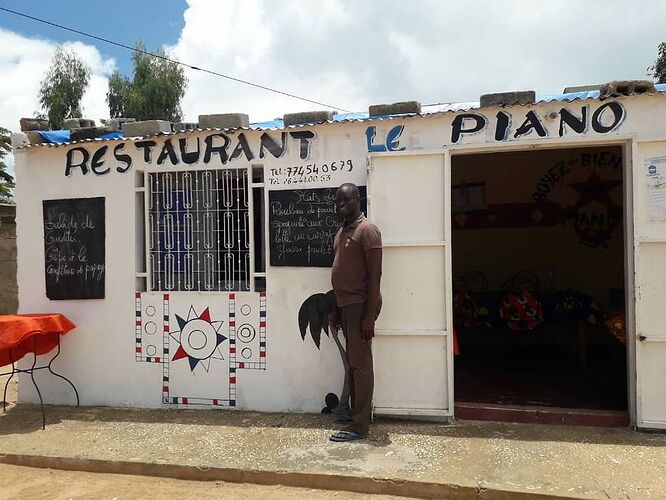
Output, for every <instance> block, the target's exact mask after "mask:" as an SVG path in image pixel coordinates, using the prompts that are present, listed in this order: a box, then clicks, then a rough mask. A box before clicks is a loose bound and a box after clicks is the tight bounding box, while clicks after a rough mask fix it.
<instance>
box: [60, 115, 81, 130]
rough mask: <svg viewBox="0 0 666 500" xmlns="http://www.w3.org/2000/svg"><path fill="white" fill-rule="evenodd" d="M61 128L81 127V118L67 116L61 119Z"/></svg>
mask: <svg viewBox="0 0 666 500" xmlns="http://www.w3.org/2000/svg"><path fill="white" fill-rule="evenodd" d="M62 128H63V129H65V130H72V129H74V128H81V120H80V119H79V118H67V119H66V120H63V121H62Z"/></svg>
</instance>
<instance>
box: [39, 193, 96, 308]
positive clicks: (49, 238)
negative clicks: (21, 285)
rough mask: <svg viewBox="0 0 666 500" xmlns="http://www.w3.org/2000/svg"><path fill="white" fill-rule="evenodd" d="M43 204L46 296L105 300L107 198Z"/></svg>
mask: <svg viewBox="0 0 666 500" xmlns="http://www.w3.org/2000/svg"><path fill="white" fill-rule="evenodd" d="M42 203H43V208H44V259H45V262H44V271H45V273H46V296H47V297H48V298H49V299H51V300H66V299H103V298H104V281H105V280H104V277H105V274H106V269H105V268H106V261H105V248H104V241H105V238H106V230H105V228H104V222H105V220H104V218H105V214H104V198H72V199H64V200H45V201H44V202H42Z"/></svg>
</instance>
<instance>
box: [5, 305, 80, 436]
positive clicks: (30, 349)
mask: <svg viewBox="0 0 666 500" xmlns="http://www.w3.org/2000/svg"><path fill="white" fill-rule="evenodd" d="M75 326H76V325H74V323H72V322H71V321H70V320H68V319H67V318H66V317H65V316H63V315H62V314H57V313H54V314H14V315H10V316H0V366H5V365H9V364H11V366H12V370H11V372H9V371H8V372H5V373H0V375H9V378H8V379H7V382H6V383H5V389H4V392H3V397H2V409H3V411H5V409H6V405H7V403H6V399H7V387H8V386H9V382H10V381H11V379H12V378H13V377H14V375H16V374H17V373H27V374H28V375H30V378H31V380H32V383H33V385H34V386H35V389H36V390H37V395H38V396H39V403H40V405H41V408H42V429H44V428H45V426H46V415H45V414H44V401H43V399H42V393H41V391H40V390H39V386H38V385H37V382H36V381H35V374H34V372H35V370H48V371H49V372H50V373H51V374H52V375H55V376H56V377H59V378H61V379H63V380H64V381H65V382H67V383H68V384H69V385H71V386H72V389H74V394H76V406H79V393H78V391H77V390H76V387H74V384H73V383H72V382H71V381H70V380H69V379H68V378H66V377H65V376H63V375H60V374H59V373H56V372H54V371H53V368H52V367H51V365H52V364H53V362H54V361H55V360H56V358H57V357H58V356H59V355H60V336H61V335H65V334H66V333H67V332H69V331H70V330H72V329H73V328H75ZM56 348H57V351H56V354H55V356H53V358H51V360H50V361H49V362H48V364H47V365H44V366H37V356H38V355H41V354H47V353H49V352H51V351H52V350H53V349H56ZM28 353H32V354H33V358H34V359H33V362H32V366H30V367H29V368H25V369H20V368H17V367H16V362H17V361H18V360H19V359H21V358H23V357H24V356H25V355H26V354H28Z"/></svg>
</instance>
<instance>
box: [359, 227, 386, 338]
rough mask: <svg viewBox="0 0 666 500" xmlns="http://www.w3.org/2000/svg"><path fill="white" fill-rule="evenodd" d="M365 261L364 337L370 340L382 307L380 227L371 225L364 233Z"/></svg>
mask: <svg viewBox="0 0 666 500" xmlns="http://www.w3.org/2000/svg"><path fill="white" fill-rule="evenodd" d="M364 236H365V238H364V241H363V247H364V248H365V262H366V265H367V267H368V298H367V301H366V304H365V316H364V318H363V324H362V330H363V338H364V339H365V340H370V339H371V338H372V337H374V335H375V321H376V320H377V316H379V310H380V308H381V300H382V299H381V292H380V287H381V280H382V237H381V233H380V232H379V229H377V228H376V227H375V226H371V227H370V228H369V229H368V230H367V231H366V234H365V235H364Z"/></svg>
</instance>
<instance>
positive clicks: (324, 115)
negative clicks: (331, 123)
mask: <svg viewBox="0 0 666 500" xmlns="http://www.w3.org/2000/svg"><path fill="white" fill-rule="evenodd" d="M334 114H335V113H333V112H332V111H303V112H301V113H287V114H286V115H284V117H283V118H282V121H283V122H284V126H285V127H288V126H289V125H298V124H301V123H320V122H326V121H328V120H332V119H333V115H334Z"/></svg>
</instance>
